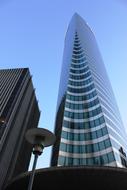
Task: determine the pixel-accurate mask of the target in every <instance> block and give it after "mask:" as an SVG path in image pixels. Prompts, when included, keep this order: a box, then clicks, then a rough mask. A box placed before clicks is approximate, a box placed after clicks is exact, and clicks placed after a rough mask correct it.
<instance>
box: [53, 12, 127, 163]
mask: <svg viewBox="0 0 127 190" xmlns="http://www.w3.org/2000/svg"><path fill="white" fill-rule="evenodd" d="M55 135H56V138H57V141H56V143H55V145H54V147H53V151H52V158H51V165H52V166H80V165H84V166H85V165H87V166H93V165H98V166H114V167H127V157H126V154H127V136H126V133H125V129H124V127H123V124H122V121H121V118H120V114H119V110H118V107H117V104H116V101H115V97H114V94H113V91H112V87H111V84H110V82H109V79H108V76H107V73H106V70H105V67H104V63H103V60H102V58H101V55H100V52H99V49H98V46H97V43H96V40H95V37H94V34H93V32H92V31H91V29H90V28H89V26H88V25H87V24H86V23H85V21H84V20H83V19H82V18H81V17H80V16H79V15H78V14H75V15H74V16H73V18H72V20H71V22H70V25H69V27H68V30H67V34H66V38H65V48H64V55H63V66H62V72H61V80H60V87H59V95H58V104H57V115H56V124H55Z"/></svg>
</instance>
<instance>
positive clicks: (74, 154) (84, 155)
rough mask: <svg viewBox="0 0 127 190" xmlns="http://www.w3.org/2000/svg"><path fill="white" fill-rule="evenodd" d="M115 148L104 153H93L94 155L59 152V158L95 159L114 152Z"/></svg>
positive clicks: (103, 151) (110, 148)
mask: <svg viewBox="0 0 127 190" xmlns="http://www.w3.org/2000/svg"><path fill="white" fill-rule="evenodd" d="M112 150H113V148H112V147H109V148H107V149H105V150H102V151H98V152H95V153H94V152H92V153H87V154H85V153H84V154H83V153H82V154H77V153H68V152H64V151H59V156H64V157H68V158H69V157H70V158H91V157H92V158H93V157H97V156H101V155H104V154H107V153H110V152H112Z"/></svg>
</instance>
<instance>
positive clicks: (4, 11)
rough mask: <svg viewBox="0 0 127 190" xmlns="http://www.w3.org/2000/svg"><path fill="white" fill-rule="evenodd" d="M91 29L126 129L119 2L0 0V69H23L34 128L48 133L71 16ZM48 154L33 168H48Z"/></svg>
mask: <svg viewBox="0 0 127 190" xmlns="http://www.w3.org/2000/svg"><path fill="white" fill-rule="evenodd" d="M75 12H77V13H79V14H80V15H81V16H82V17H83V18H84V19H85V20H86V22H87V23H88V25H89V26H90V27H91V28H92V30H93V32H94V34H95V37H96V40H97V43H98V45H99V49H100V52H101V54H102V57H103V60H104V63H105V66H106V68H107V72H108V75H109V79H110V81H111V84H112V87H113V91H114V94H115V97H116V100H117V103H118V106H119V109H120V113H121V116H122V119H123V122H124V124H125V127H126V129H127V89H126V81H127V22H126V20H127V3H126V1H125V0H106V1H105V0H53V1H52V0H18V1H17V0H0V69H3V68H17V67H29V68H30V72H31V74H32V76H33V83H34V87H35V88H36V95H37V99H38V100H39V107H40V110H41V118H40V122H39V127H43V128H48V129H49V130H51V131H53V130H54V121H55V112H56V102H57V95H58V86H59V80H60V72H61V64H62V56H63V48H64V38H65V34H66V30H67V27H68V24H69V22H70V20H71V17H72V15H73V14H74V13H75ZM49 160H50V148H46V149H44V153H43V155H42V156H41V157H40V158H39V161H38V165H37V168H42V167H48V166H49Z"/></svg>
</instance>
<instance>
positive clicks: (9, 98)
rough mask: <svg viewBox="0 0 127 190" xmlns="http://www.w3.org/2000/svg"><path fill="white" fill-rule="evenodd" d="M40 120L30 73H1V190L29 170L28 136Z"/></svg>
mask: <svg viewBox="0 0 127 190" xmlns="http://www.w3.org/2000/svg"><path fill="white" fill-rule="evenodd" d="M39 116H40V112H39V108H38V103H37V100H36V96H35V91H34V88H33V84H32V80H31V76H30V72H29V69H28V68H24V69H3V70H0V189H2V188H3V186H4V185H5V184H6V183H7V181H8V180H10V179H11V178H12V177H14V176H16V175H18V174H20V173H22V172H25V171H27V170H28V166H29V162H30V157H31V151H32V147H31V146H30V145H29V144H28V143H27V142H26V140H25V138H24V135H25V133H26V131H27V130H28V129H29V128H34V127H37V124H38V120H39Z"/></svg>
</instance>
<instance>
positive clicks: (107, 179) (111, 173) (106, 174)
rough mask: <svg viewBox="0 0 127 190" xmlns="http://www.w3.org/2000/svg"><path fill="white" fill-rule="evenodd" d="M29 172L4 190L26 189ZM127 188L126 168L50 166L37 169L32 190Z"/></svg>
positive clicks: (124, 189) (106, 189)
mask: <svg viewBox="0 0 127 190" xmlns="http://www.w3.org/2000/svg"><path fill="white" fill-rule="evenodd" d="M30 173H31V172H26V173H23V174H22V175H20V176H18V177H16V178H15V179H13V180H12V181H11V182H10V183H8V185H7V186H6V188H5V189H6V190H12V189H13V190H17V189H18V190H27V188H28V182H29V177H30ZM75 188H77V189H78V190H80V189H81V190H93V189H97V190H127V169H123V168H114V167H89V166H78V167H51V168H44V169H38V170H36V173H35V178H34V184H33V190H42V189H46V190H47V189H50V190H51V189H55V190H57V189H60V190H61V189H66V190H67V189H69V190H70V189H75Z"/></svg>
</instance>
